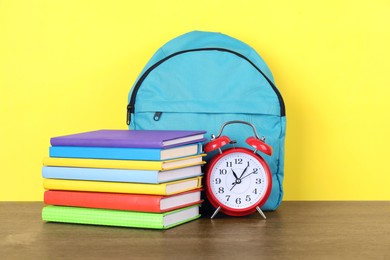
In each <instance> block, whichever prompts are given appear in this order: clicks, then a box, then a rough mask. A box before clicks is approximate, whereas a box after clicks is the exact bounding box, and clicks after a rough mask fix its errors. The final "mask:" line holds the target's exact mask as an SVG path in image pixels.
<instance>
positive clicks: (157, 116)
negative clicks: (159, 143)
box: [153, 112, 162, 121]
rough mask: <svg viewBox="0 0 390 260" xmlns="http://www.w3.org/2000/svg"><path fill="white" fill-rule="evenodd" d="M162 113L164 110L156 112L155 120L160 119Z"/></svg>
mask: <svg viewBox="0 0 390 260" xmlns="http://www.w3.org/2000/svg"><path fill="white" fill-rule="evenodd" d="M161 115H162V112H156V113H154V116H153V119H154V121H158V120H160V118H161Z"/></svg>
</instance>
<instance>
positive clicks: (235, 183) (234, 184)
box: [230, 182, 237, 191]
mask: <svg viewBox="0 0 390 260" xmlns="http://www.w3.org/2000/svg"><path fill="white" fill-rule="evenodd" d="M232 184H233V186H232V187H231V188H230V191H232V189H233V188H234V187H235V186H236V185H237V182H233V183H232Z"/></svg>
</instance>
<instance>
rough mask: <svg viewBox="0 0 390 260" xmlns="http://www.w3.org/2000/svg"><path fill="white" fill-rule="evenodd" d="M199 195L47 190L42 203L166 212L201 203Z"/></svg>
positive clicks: (190, 193) (191, 193) (194, 193)
mask: <svg viewBox="0 0 390 260" xmlns="http://www.w3.org/2000/svg"><path fill="white" fill-rule="evenodd" d="M200 193H201V189H196V190H191V191H187V192H183V193H178V194H175V195H171V196H159V195H142V194H124V193H103V192H84V191H57V190H48V191H45V194H44V202H45V203H46V204H48V205H58V206H72V207H84V208H101V209H115V210H130V211H141V212H166V211H171V210H174V209H179V208H183V207H187V206H191V205H195V204H200V203H202V200H201V197H200Z"/></svg>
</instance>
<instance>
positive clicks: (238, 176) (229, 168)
mask: <svg viewBox="0 0 390 260" xmlns="http://www.w3.org/2000/svg"><path fill="white" fill-rule="evenodd" d="M235 150H239V149H235ZM241 150H244V149H241ZM231 151H233V152H229V153H226V154H222V156H220V158H218V159H217V160H216V161H215V163H213V166H212V168H211V169H210V170H211V171H210V172H209V175H210V176H209V178H208V182H209V186H210V187H209V192H210V193H211V194H212V196H213V197H214V199H216V200H217V201H218V204H221V205H223V206H224V207H225V208H230V209H232V210H246V209H248V208H255V207H256V206H257V205H258V204H259V203H260V202H264V201H263V200H265V199H267V198H268V195H269V192H270V191H269V189H270V182H271V181H270V173H269V170H268V166H266V163H265V162H264V161H262V159H261V158H259V157H258V156H257V155H256V154H254V153H253V152H252V153H250V152H234V150H231Z"/></svg>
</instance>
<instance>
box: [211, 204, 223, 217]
mask: <svg viewBox="0 0 390 260" xmlns="http://www.w3.org/2000/svg"><path fill="white" fill-rule="evenodd" d="M220 209H221V206H219V207H218V208H217V209H216V210H215V211H214V213H213V215H212V216H211V219H213V218H214V217H215V215H217V214H218V212H219V210H220Z"/></svg>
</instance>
